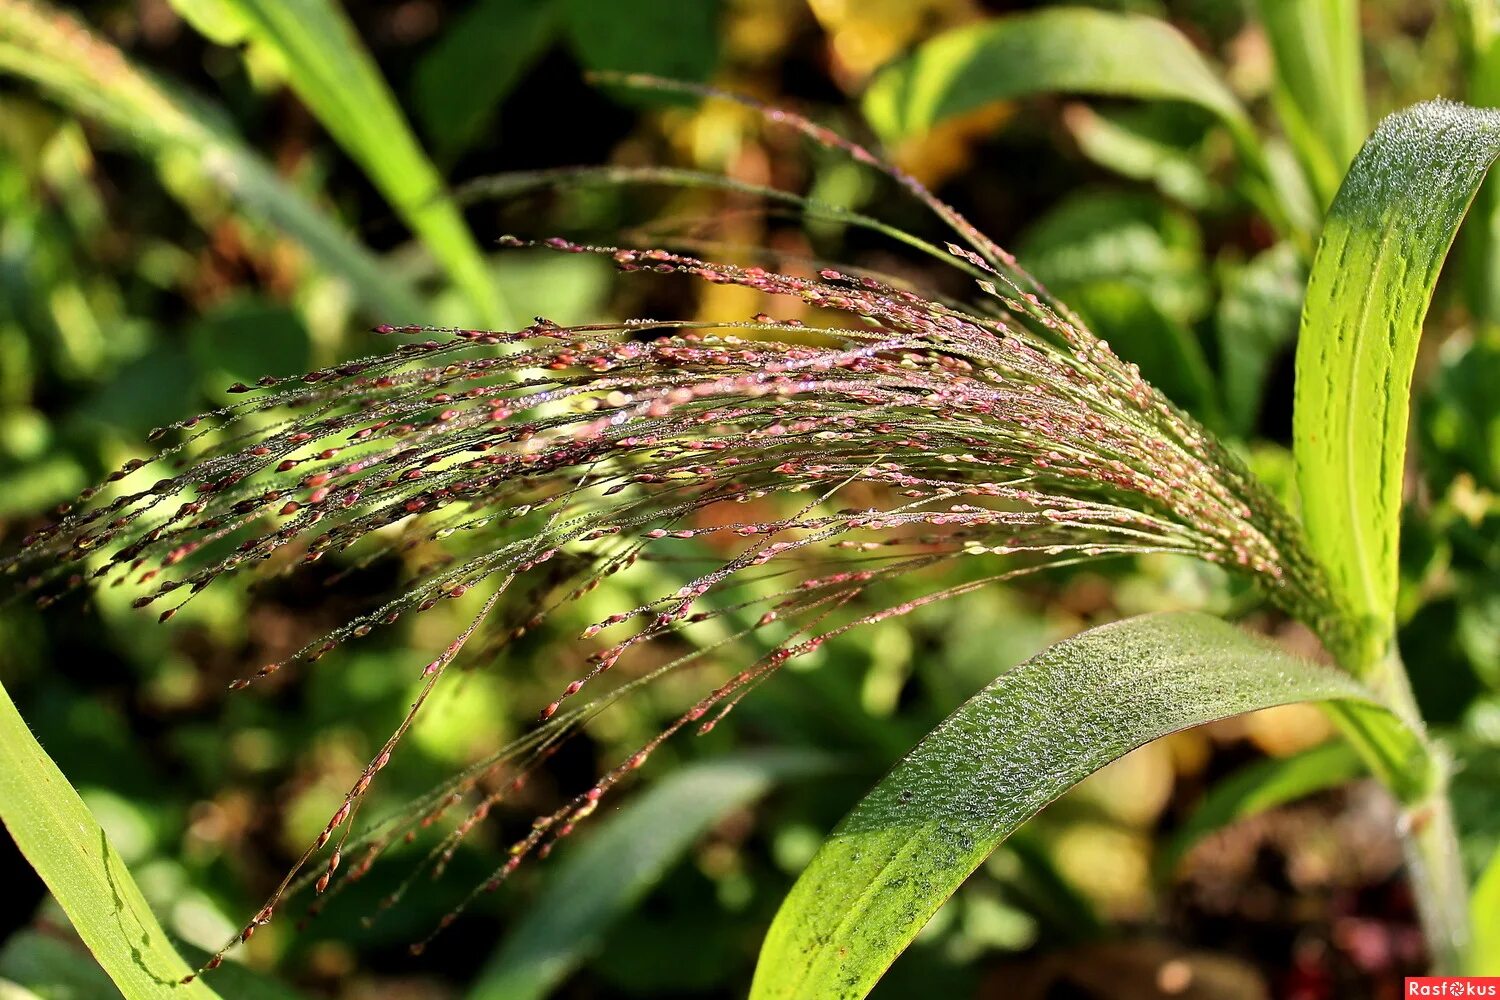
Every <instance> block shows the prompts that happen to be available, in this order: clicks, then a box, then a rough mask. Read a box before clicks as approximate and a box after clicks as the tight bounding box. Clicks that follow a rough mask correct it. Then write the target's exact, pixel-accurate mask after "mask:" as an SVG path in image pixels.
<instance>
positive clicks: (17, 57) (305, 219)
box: [0, 0, 423, 322]
mask: <svg viewBox="0 0 1500 1000" xmlns="http://www.w3.org/2000/svg"><path fill="white" fill-rule="evenodd" d="M0 73H7V74H10V75H13V76H19V77H23V78H25V79H28V80H30V81H31V82H32V83H34V84H35V85H36V86H37V87H39V88H40V89H41V90H42V91H43V92H45V93H46V94H47V95H48V96H49V97H51V98H52V99H53V100H55V101H57V102H58V103H59V104H62V105H63V106H65V107H66V108H68V109H69V110H70V111H72V112H73V113H74V114H77V115H79V116H81V117H84V118H90V119H93V120H95V121H98V122H101V123H103V124H104V125H106V126H107V127H109V128H110V129H112V130H113V131H115V132H117V133H118V134H119V135H120V136H122V137H123V138H124V139H126V140H128V141H129V142H130V143H131V144H133V145H134V146H135V147H136V148H137V149H138V150H139V151H140V152H141V153H142V154H144V155H146V156H149V157H151V158H153V159H155V160H156V161H157V165H158V168H159V169H160V171H161V173H162V175H163V177H164V179H165V180H166V181H167V186H168V187H169V188H170V189H171V190H172V192H173V193H174V194H175V195H177V196H178V197H180V198H183V200H185V201H189V202H191V201H193V198H192V196H191V194H189V193H186V190H185V189H186V188H187V187H189V186H190V185H189V184H185V183H184V181H185V180H191V181H192V182H193V183H195V184H196V185H197V186H198V187H199V188H210V189H215V190H221V191H223V192H225V193H226V194H228V195H229V197H231V198H232V199H234V201H235V202H236V203H238V204H239V205H240V206H241V208H242V210H243V211H245V212H246V214H247V215H250V216H253V217H258V218H260V219H262V220H264V221H266V222H269V223H271V224H273V225H275V226H278V227H280V228H282V229H284V230H286V232H287V233H288V234H289V235H290V236H291V237H292V238H293V239H294V240H296V241H297V242H298V243H300V244H302V246H303V247H305V248H306V249H307V251H308V253H309V254H311V255H312V257H313V258H314V259H315V260H317V261H318V263H319V264H321V265H322V266H323V267H324V268H325V269H326V270H327V271H328V272H329V273H330V274H334V275H337V276H339V277H341V278H343V279H345V280H346V281H348V282H349V285H350V287H351V289H352V290H353V292H354V294H355V295H356V296H357V297H358V298H359V300H360V302H362V303H363V304H364V306H365V307H366V308H367V309H368V310H370V311H371V312H372V313H376V314H379V315H380V316H381V318H383V319H387V320H390V321H392V322H401V321H407V322H415V321H416V320H417V319H419V318H420V317H421V315H422V312H423V310H422V308H421V306H420V304H419V303H418V300H417V297H416V296H415V295H414V294H413V293H412V291H411V290H410V289H409V288H408V287H406V285H405V283H404V282H403V281H401V280H399V279H398V278H397V277H396V276H395V275H394V274H392V273H391V272H390V271H389V270H388V269H387V268H385V267H384V266H383V265H382V264H381V262H380V261H379V260H378V259H377V258H376V257H375V256H374V255H373V254H371V253H370V252H369V251H368V250H366V249H365V248H364V247H363V246H361V245H360V244H359V243H358V242H356V241H354V240H352V239H350V238H349V237H348V236H347V235H346V234H345V233H344V232H343V231H341V230H340V229H339V227H338V226H337V225H336V224H335V223H334V222H333V221H332V220H331V219H330V218H329V217H328V216H327V215H326V214H324V213H323V212H321V211H319V210H318V208H317V207H316V206H314V205H312V204H311V203H310V202H308V201H307V199H306V198H305V197H303V196H302V194H300V193H299V192H298V191H296V190H295V189H293V188H292V187H290V186H289V185H287V183H286V182H285V181H283V180H282V179H281V178H280V177H278V176H277V175H276V172H275V171H274V170H273V169H272V168H271V167H270V166H269V165H268V164H267V163H266V161H265V160H264V159H262V158H261V157H259V156H257V155H256V154H255V153H254V152H253V151H252V150H250V149H249V147H247V146H245V145H244V143H242V142H241V141H240V140H239V139H238V138H237V137H235V136H234V135H233V134H232V133H231V132H230V131H229V130H228V129H227V128H226V127H224V125H223V123H222V122H220V121H218V120H217V118H215V117H214V116H213V115H212V114H210V113H209V112H208V111H206V110H205V109H204V108H202V107H200V106H199V105H198V104H197V103H196V102H195V101H194V100H192V99H191V98H190V97H189V96H187V95H185V94H182V93H180V92H169V91H168V90H167V89H166V88H164V87H163V86H162V85H161V84H160V83H158V82H157V81H155V80H153V79H152V78H151V77H149V76H147V75H146V74H145V73H142V72H141V71H140V70H138V69H136V68H135V67H134V66H132V65H131V64H130V63H129V62H127V61H126V59H125V57H124V55H122V54H121V53H120V51H119V50H118V49H116V48H114V47H113V46H111V45H109V44H108V43H106V42H104V41H101V40H99V39H98V38H95V37H94V36H92V35H91V34H90V33H89V32H88V31H87V30H86V29H85V28H84V27H83V26H82V25H81V24H79V23H78V22H77V21H75V20H73V19H72V18H71V17H69V16H68V15H65V14H63V13H61V12H59V11H57V10H55V9H53V8H50V7H46V6H43V5H41V4H36V3H31V2H29V0H0Z"/></svg>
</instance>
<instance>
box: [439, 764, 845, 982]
mask: <svg viewBox="0 0 1500 1000" xmlns="http://www.w3.org/2000/svg"><path fill="white" fill-rule="evenodd" d="M828 766H829V759H828V758H827V757H824V756H822V755H819V754H811V753H791V752H788V753H759V754H743V755H740V756H738V757H727V758H722V759H718V760H711V761H705V762H703V763H700V764H695V765H693V766H691V767H686V768H683V769H682V770H679V771H676V772H674V773H673V774H671V775H669V776H668V777H666V778H663V779H662V780H661V781H660V782H658V783H657V784H656V785H654V786H653V787H652V788H651V789H650V790H649V791H647V792H645V793H644V794H643V795H641V796H640V797H639V798H637V799H635V800H634V801H633V802H631V803H630V804H629V805H627V806H626V807H625V808H624V809H622V810H621V811H620V812H619V813H617V814H616V815H615V816H614V817H612V818H611V819H610V820H609V821H608V822H607V823H605V824H603V825H602V826H601V827H600V828H599V829H598V830H597V831H595V832H594V834H593V835H592V836H590V837H589V839H588V841H587V842H586V843H584V844H582V845H580V846H579V848H578V850H577V851H575V852H573V853H571V854H569V855H568V857H567V858H566V860H564V861H563V863H562V864H561V865H559V866H558V868H557V870H556V872H554V873H553V875H552V877H551V878H550V879H549V880H548V881H547V884H546V887H545V888H544V889H543V891H542V893H541V895H540V896H539V897H538V898H537V900H536V901H535V902H534V903H533V904H532V905H531V906H530V907H529V908H528V909H527V911H526V916H525V918H524V920H523V921H522V922H521V923H520V924H519V925H518V926H516V927H515V928H514V929H513V930H512V931H511V934H510V936H509V937H508V938H507V939H506V940H505V943H504V944H503V945H501V947H500V951H499V952H498V953H497V954H496V955H495V957H494V959H492V960H491V962H490V964H489V966H488V967H487V968H486V969H485V971H484V972H483V973H482V974H481V975H480V977H479V981H478V983H476V984H475V986H474V988H473V989H472V990H471V991H470V993H469V997H470V1000H532V998H540V997H544V996H546V995H547V993H548V992H549V991H550V990H551V989H552V988H553V987H554V986H556V985H557V984H558V983H559V982H561V981H562V979H563V977H565V976H566V975H567V974H568V973H569V972H570V971H572V969H573V968H574V967H575V966H577V965H578V964H579V963H580V962H581V961H583V960H584V959H585V958H587V957H588V954H589V953H590V952H591V951H593V950H594V949H595V948H596V947H597V946H598V944H599V942H600V940H601V939H602V938H603V937H604V934H605V932H606V931H607V930H608V929H609V927H610V925H611V924H613V923H614V921H615V920H616V919H618V918H619V917H620V916H621V915H623V914H624V913H625V912H626V911H627V910H629V909H630V908H631V907H632V906H634V905H635V903H636V902H638V901H639V900H640V899H641V897H642V896H644V895H645V894H646V892H647V891H648V890H650V888H651V886H652V885H654V884H655V883H656V882H657V880H658V879H660V878H661V876H662V875H663V874H664V873H665V872H666V870H667V869H668V868H669V867H670V866H671V865H672V863H673V862H674V861H676V860H677V859H678V858H680V857H681V856H682V855H683V853H684V852H685V851H686V850H687V849H688V848H689V847H691V846H692V845H693V843H694V842H695V841H696V840H697V839H698V838H699V837H700V836H701V835H702V834H703V832H704V831H705V830H707V829H708V828H709V827H710V826H712V825H713V824H714V823H715V822H717V821H718V820H720V819H722V818H723V817H724V816H725V814H727V813H729V812H731V811H733V810H735V809H738V808H741V807H743V806H745V805H747V804H748V803H750V802H751V801H753V800H754V799H756V798H758V797H759V796H761V795H763V794H765V792H766V791H767V790H768V789H769V788H770V787H771V785H772V784H774V783H775V782H776V781H778V780H781V779H783V778H788V777H795V776H802V775H807V774H815V773H818V772H821V771H825V770H827V768H828Z"/></svg>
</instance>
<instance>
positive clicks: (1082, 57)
mask: <svg viewBox="0 0 1500 1000" xmlns="http://www.w3.org/2000/svg"><path fill="white" fill-rule="evenodd" d="M1046 92H1071V93H1087V94H1098V95H1107V96H1115V97H1135V98H1141V99H1144V100H1173V101H1186V102H1188V103H1191V104H1197V105H1199V106H1201V107H1204V108H1207V109H1208V110H1209V111H1211V112H1213V113H1214V114H1215V115H1216V116H1217V117H1218V118H1220V119H1221V120H1222V121H1224V122H1226V123H1228V124H1229V125H1230V127H1231V129H1232V130H1233V131H1235V132H1236V134H1237V136H1239V137H1241V138H1244V137H1247V136H1248V134H1249V130H1250V125H1249V119H1248V117H1247V116H1246V114H1245V111H1244V108H1243V107H1241V105H1240V103H1239V101H1238V100H1236V99H1235V96H1234V95H1233V94H1232V93H1230V92H1229V90H1228V88H1227V87H1225V86H1224V84H1223V83H1222V82H1220V80H1219V78H1218V76H1217V75H1216V74H1215V73H1214V71H1213V69H1212V68H1211V67H1210V66H1209V65H1208V63H1207V62H1206V61H1204V59H1203V57H1202V56H1201V55H1199V54H1198V51H1197V50H1196V49H1194V48H1193V46H1192V45H1191V44H1190V43H1189V42H1188V40H1187V39H1186V38H1184V37H1183V36H1182V34H1181V33H1180V32H1178V31H1177V30H1176V29H1175V28H1173V27H1172V26H1171V25H1169V24H1167V23H1166V22H1164V21H1160V20H1157V19H1155V18H1150V17H1144V16H1141V15H1137V14H1118V13H1113V12H1110V11H1103V10H1095V9H1092V8H1085V7H1054V8H1050V9H1047V10H1042V11H1038V12H1035V13H1030V14H1021V15H1015V16H1011V17H1002V18H996V19H994V20H990V21H984V22H981V23H979V24H975V25H968V26H965V27H961V28H956V29H954V30H952V31H948V32H944V33H943V34H941V35H938V36H937V37H935V38H933V39H931V40H930V41H928V42H926V43H925V44H923V45H922V46H921V47H920V48H918V49H917V50H916V51H915V52H914V53H912V54H911V55H910V56H908V57H907V58H905V59H902V60H900V61H898V62H896V63H895V64H893V65H891V66H888V67H887V68H885V69H884V70H882V71H881V72H880V73H879V74H878V75H877V76H876V77H875V79H874V81H873V82H872V83H871V84H870V87H869V89H868V90H867V91H866V92H865V97H864V112H865V117H866V118H868V119H869V121H870V124H871V125H872V126H874V128H875V130H876V131H877V132H878V133H880V135H881V138H882V139H884V140H885V141H886V142H893V141H897V140H900V139H903V138H906V137H907V136H910V135H914V134H916V133H918V132H921V131H924V130H926V129H929V128H931V127H932V126H934V125H937V124H939V123H940V122H942V121H944V120H945V119H948V118H952V117H955V116H957V115H961V114H963V113H965V112H967V111H972V110H974V109H976V108H978V107H981V106H983V105H985V104H988V103H991V102H993V101H999V100H1006V99H1009V98H1016V97H1025V96H1028V95H1032V94H1039V93H1046Z"/></svg>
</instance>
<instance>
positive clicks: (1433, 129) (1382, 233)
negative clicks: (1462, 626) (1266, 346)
mask: <svg viewBox="0 0 1500 1000" xmlns="http://www.w3.org/2000/svg"><path fill="white" fill-rule="evenodd" d="M1496 155H1500V112H1495V111H1489V110H1479V109H1476V108H1470V107H1466V106H1464V105H1462V104H1455V103H1452V102H1448V101H1432V102H1428V103H1425V104H1418V105H1415V106H1413V107H1411V108H1408V109H1406V110H1404V111H1400V112H1397V113H1396V114H1393V115H1390V116H1389V117H1387V118H1386V119H1385V120H1383V121H1382V122H1381V123H1380V124H1379V126H1377V128H1376V129H1375V132H1374V134H1373V135H1371V136H1370V138H1369V139H1368V140H1367V141H1366V142H1365V145H1364V147H1363V148H1362V149H1361V150H1360V153H1359V155H1358V156H1357V157H1356V158H1355V160H1354V164H1353V165H1352V166H1351V167H1350V169H1349V173H1348V175H1347V176H1346V177H1345V178H1344V183H1343V186H1342V187H1340V189H1339V193H1338V195H1337V196H1336V197H1335V198H1334V201H1333V205H1332V207H1331V208H1330V209H1329V214H1328V218H1327V220H1326V222H1325V224H1324V229H1323V235H1322V238H1321V239H1320V240H1319V243H1318V249H1317V253H1316V255H1315V257H1314V259H1313V264H1312V269H1311V273H1310V276H1309V278H1308V284H1307V295H1306V298H1305V299H1304V303H1303V308H1302V322H1301V330H1300V333H1299V341H1298V345H1297V389H1296V409H1295V411H1294V421H1293V438H1294V454H1295V458H1296V465H1297V485H1298V487H1299V491H1300V493H1301V496H1302V507H1303V520H1304V522H1305V523H1306V526H1307V534H1308V539H1309V543H1310V545H1311V547H1312V549H1313V552H1314V554H1315V555H1316V556H1317V557H1318V558H1319V559H1320V561H1321V562H1322V563H1323V564H1324V565H1325V566H1326V567H1327V568H1328V571H1329V575H1330V583H1331V586H1332V587H1333V591H1334V598H1335V600H1336V601H1337V602H1338V603H1339V604H1341V605H1342V606H1343V607H1344V609H1345V612H1346V614H1347V616H1348V618H1349V620H1350V621H1351V622H1353V623H1356V625H1357V631H1356V634H1354V635H1352V636H1351V637H1349V638H1348V639H1347V640H1346V641H1345V642H1344V647H1345V648H1342V649H1339V650H1337V651H1336V652H1337V654H1338V655H1339V657H1340V658H1341V659H1342V660H1343V661H1344V662H1345V663H1346V665H1348V666H1349V667H1350V668H1351V669H1354V670H1357V671H1362V670H1366V669H1369V668H1372V667H1373V666H1374V665H1375V664H1376V663H1378V662H1379V660H1380V658H1381V657H1382V656H1383V654H1384V650H1385V647H1386V645H1387V644H1388V642H1389V640H1390V630H1391V627H1392V621H1393V617H1392V615H1393V609H1394V607H1395V599H1396V583H1397V565H1396V560H1397V543H1398V538H1399V531H1400V510H1401V486H1402V473H1403V467H1404V464H1405V459H1406V428H1407V418H1408V410H1409V409H1410V405H1409V404H1410V395H1411V377H1412V371H1413V368H1414V366H1415V363H1416V356H1417V342H1418V340H1419V339H1420V338H1421V333H1422V322H1423V319H1424V317H1425V316H1426V314H1427V307H1428V305H1429V304H1430V302H1431V299H1432V292H1433V288H1434V287H1435V285H1436V284H1437V279H1438V273H1439V271H1440V270H1441V269H1442V266H1443V261H1444V258H1445V257H1446V256H1447V253H1448V248H1449V247H1450V246H1451V245H1452V243H1453V238H1454V236H1455V234H1456V233H1457V232H1458V227H1459V223H1460V222H1461V221H1462V220H1463V217H1464V213H1465V211H1466V210H1467V209H1468V206H1469V203H1470V202H1471V201H1472V200H1473V198H1474V194H1475V192H1476V191H1477V190H1478V189H1479V185H1480V182H1481V181H1483V180H1484V176H1485V173H1486V172H1487V171H1488V170H1489V167H1490V164H1491V163H1492V162H1494V159H1495V157H1496Z"/></svg>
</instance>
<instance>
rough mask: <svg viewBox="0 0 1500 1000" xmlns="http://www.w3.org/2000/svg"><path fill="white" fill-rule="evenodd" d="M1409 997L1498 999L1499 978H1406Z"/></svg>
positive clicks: (1406, 993) (1499, 992) (1499, 994)
mask: <svg viewBox="0 0 1500 1000" xmlns="http://www.w3.org/2000/svg"><path fill="white" fill-rule="evenodd" d="M1403 995H1405V996H1409V997H1500V976H1408V977H1407V979H1406V990H1405V992H1404V994H1403Z"/></svg>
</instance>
